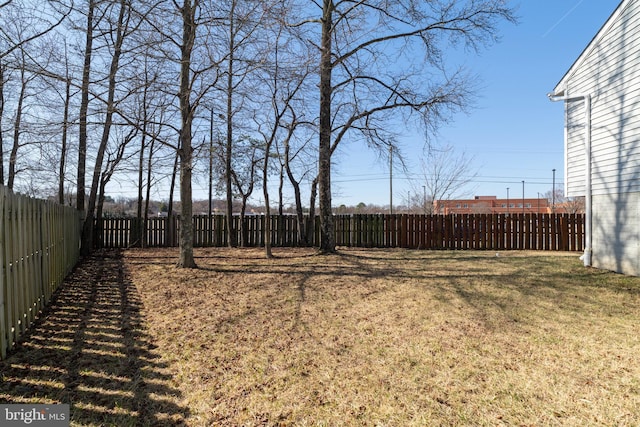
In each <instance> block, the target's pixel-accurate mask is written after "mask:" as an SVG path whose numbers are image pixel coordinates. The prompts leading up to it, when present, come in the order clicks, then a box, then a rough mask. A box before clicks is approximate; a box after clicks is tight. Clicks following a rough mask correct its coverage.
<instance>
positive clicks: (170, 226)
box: [166, 143, 181, 246]
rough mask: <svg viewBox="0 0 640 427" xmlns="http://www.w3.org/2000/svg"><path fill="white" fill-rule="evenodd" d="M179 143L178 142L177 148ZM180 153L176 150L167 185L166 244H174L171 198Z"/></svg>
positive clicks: (172, 196)
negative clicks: (169, 182)
mask: <svg viewBox="0 0 640 427" xmlns="http://www.w3.org/2000/svg"><path fill="white" fill-rule="evenodd" d="M180 147H181V144H180V143H178V150H179V149H180ZM179 159H180V154H179V152H178V151H176V158H175V159H174V161H173V173H172V174H171V185H170V186H169V206H167V228H166V244H167V246H173V245H175V227H174V226H173V225H174V221H173V198H174V193H175V189H176V175H178V164H179V162H178V160H179Z"/></svg>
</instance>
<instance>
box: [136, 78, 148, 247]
mask: <svg viewBox="0 0 640 427" xmlns="http://www.w3.org/2000/svg"><path fill="white" fill-rule="evenodd" d="M145 93H146V90H145ZM142 98H143V101H142V108H143V110H144V112H143V113H142V115H143V119H142V120H143V122H142V136H141V137H140V156H139V157H138V203H137V205H138V206H137V210H136V219H137V221H138V224H142V222H143V221H142V203H143V201H144V199H143V196H142V192H143V188H142V187H144V182H143V177H144V149H145V145H146V141H147V117H146V116H147V113H146V110H147V105H146V99H145V98H146V96H145V95H143V96H142ZM147 185H149V182H148V181H147ZM142 228H144V227H142ZM138 231H139V233H138V234H139V236H137V237H139V239H138V240H139V244H140V247H143V248H144V247H145V246H146V245H145V242H144V239H143V238H142V235H143V234H144V230H138Z"/></svg>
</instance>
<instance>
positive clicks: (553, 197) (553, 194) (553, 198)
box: [551, 169, 556, 213]
mask: <svg viewBox="0 0 640 427" xmlns="http://www.w3.org/2000/svg"><path fill="white" fill-rule="evenodd" d="M551 171H552V172H553V187H552V188H551V213H555V212H556V170H555V169H552V170H551Z"/></svg>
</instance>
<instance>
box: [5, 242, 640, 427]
mask: <svg viewBox="0 0 640 427" xmlns="http://www.w3.org/2000/svg"><path fill="white" fill-rule="evenodd" d="M274 253H275V255H276V258H274V259H271V260H267V259H264V258H263V253H262V251H261V250H259V249H226V248H225V249H200V250H196V257H197V258H196V262H197V263H198V265H199V267H200V269H198V270H181V269H177V268H175V267H174V264H175V262H176V260H177V250H176V249H167V250H158V249H153V250H129V251H125V252H124V253H123V254H119V253H110V252H105V253H104V254H102V255H101V256H96V257H94V258H92V259H89V260H87V262H86V263H85V264H83V266H81V267H80V268H78V269H77V270H76V272H75V273H74V275H73V276H72V278H71V279H70V281H69V283H68V284H67V285H65V288H63V289H62V290H61V293H60V295H59V297H58V298H57V300H56V301H54V303H53V304H52V307H51V310H50V312H48V313H47V314H46V316H43V318H42V320H41V321H40V322H39V323H38V324H37V325H36V327H35V328H34V331H33V332H32V334H31V336H30V338H29V339H28V340H26V341H25V342H23V343H21V344H20V345H19V346H18V348H17V349H16V350H15V351H14V352H13V353H12V354H11V356H10V357H9V358H8V359H7V360H6V361H2V362H0V373H2V380H3V381H2V383H0V401H3V402H16V403H19V402H39V403H40V402H45V403H55V402H67V403H71V404H72V417H73V422H72V424H73V425H160V424H165V425H175V424H180V423H185V424H187V425H192V426H211V425H223V426H245V425H246V426H254V425H269V426H273V425H275V426H278V425H280V426H288V425H291V426H305V425H308V426H323V425H326V426H345V425H346V426H363V425H364V426H366V425H371V426H427V425H429V426H438V425H442V426H458V425H460V426H466V425H469V426H496V425H516V426H547V425H552V426H555V425H557V426H590V425H593V426H600V425H603V426H626V425H628V426H636V425H640V279H639V278H632V277H626V276H622V275H617V274H613V273H609V272H603V271H599V270H594V269H586V268H584V267H583V266H582V265H581V262H580V261H579V260H578V255H577V254H573V253H572V254H567V253H543V252H501V253H500V254H499V256H496V253H495V252H467V251H460V252H449V251H441V252H431V251H409V250H362V249H342V250H341V251H340V253H339V254H337V255H331V256H316V255H315V253H314V251H313V250H311V249H276V250H275V251H274ZM92 263H93V264H96V265H98V266H101V267H97V266H96V265H93V267H92V268H89V267H90V265H91V264H92ZM97 271H98V272H99V273H100V274H99V278H98V279H97V280H96V279H95V278H94V276H95V275H96V274H98V272H97ZM51 334H54V335H55V337H54V338H55V340H54V341H52V338H51V337H50V335H51Z"/></svg>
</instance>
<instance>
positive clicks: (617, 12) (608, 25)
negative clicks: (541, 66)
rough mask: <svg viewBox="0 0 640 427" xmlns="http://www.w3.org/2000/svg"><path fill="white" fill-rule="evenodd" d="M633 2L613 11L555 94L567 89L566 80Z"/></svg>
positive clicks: (624, 2) (555, 90)
mask: <svg viewBox="0 0 640 427" xmlns="http://www.w3.org/2000/svg"><path fill="white" fill-rule="evenodd" d="M631 1H633V0H622V1H621V2H620V4H619V5H618V6H617V7H616V9H615V10H614V11H613V13H612V14H611V16H609V18H607V20H606V21H605V23H604V24H603V25H602V27H600V30H598V32H597V33H596V35H595V36H593V38H592V39H591V41H590V42H589V43H588V44H587V46H586V47H585V48H584V50H583V51H582V52H581V53H580V55H578V58H577V59H576V60H575V61H574V62H573V64H571V67H569V69H568V70H567V72H566V73H564V75H563V76H562V78H561V79H560V81H559V82H558V83H557V84H556V85H555V87H554V88H553V93H554V94H557V93H558V92H560V91H564V90H565V89H566V85H567V82H566V80H567V79H568V78H569V77H570V76H571V75H573V73H574V71H575V69H576V68H578V67H580V65H582V63H583V62H584V61H585V59H586V57H587V56H588V54H589V53H591V51H592V50H593V49H594V48H595V46H596V45H597V44H598V43H599V41H600V39H601V38H602V37H604V34H605V33H606V32H607V31H609V29H610V28H611V27H612V26H613V24H614V23H615V22H616V21H617V19H618V18H619V17H620V15H622V11H623V10H624V9H626V8H627V6H628V5H629V4H630V3H631Z"/></svg>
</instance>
